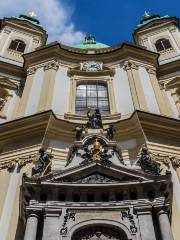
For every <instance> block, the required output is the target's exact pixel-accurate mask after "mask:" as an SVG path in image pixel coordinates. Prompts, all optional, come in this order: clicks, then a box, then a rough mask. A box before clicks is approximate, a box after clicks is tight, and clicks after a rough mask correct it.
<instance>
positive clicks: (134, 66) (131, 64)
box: [124, 61, 139, 71]
mask: <svg viewBox="0 0 180 240" xmlns="http://www.w3.org/2000/svg"><path fill="white" fill-rule="evenodd" d="M131 69H135V70H138V69H139V66H138V65H137V64H136V63H134V62H130V61H125V62H124V70H126V71H127V70H131Z"/></svg>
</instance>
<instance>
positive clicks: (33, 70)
mask: <svg viewBox="0 0 180 240" xmlns="http://www.w3.org/2000/svg"><path fill="white" fill-rule="evenodd" d="M37 69H38V67H37V66H34V67H29V68H28V69H27V75H33V74H35V72H36V70H37Z"/></svg>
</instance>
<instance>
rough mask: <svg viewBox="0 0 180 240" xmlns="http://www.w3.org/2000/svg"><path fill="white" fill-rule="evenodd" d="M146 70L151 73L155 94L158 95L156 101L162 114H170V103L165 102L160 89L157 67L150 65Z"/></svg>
mask: <svg viewBox="0 0 180 240" xmlns="http://www.w3.org/2000/svg"><path fill="white" fill-rule="evenodd" d="M146 70H147V72H148V73H149V78H150V81H151V84H152V87H153V90H154V94H155V97H156V101H157V103H158V107H159V109H160V112H161V114H163V115H169V116H170V113H169V111H168V110H169V109H168V105H166V104H167V103H166V104H165V102H164V98H163V95H162V92H161V90H160V86H159V83H158V80H157V78H156V70H155V68H151V67H148V68H146Z"/></svg>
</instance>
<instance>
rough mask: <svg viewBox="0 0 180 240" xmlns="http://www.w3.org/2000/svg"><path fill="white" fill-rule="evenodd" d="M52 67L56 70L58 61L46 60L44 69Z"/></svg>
mask: <svg viewBox="0 0 180 240" xmlns="http://www.w3.org/2000/svg"><path fill="white" fill-rule="evenodd" d="M49 69H53V70H55V71H57V70H58V69H59V62H58V61H57V60H52V61H50V62H47V63H46V64H45V66H44V71H46V70H49Z"/></svg>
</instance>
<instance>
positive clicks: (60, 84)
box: [52, 66, 70, 115]
mask: <svg viewBox="0 0 180 240" xmlns="http://www.w3.org/2000/svg"><path fill="white" fill-rule="evenodd" d="M67 71H68V68H66V67H62V66H60V67H59V69H58V71H57V73H56V78H55V84H54V94H53V101H52V110H53V111H54V113H56V114H59V115H62V114H64V113H66V112H68V106H69V97H70V78H69V77H68V75H67Z"/></svg>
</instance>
